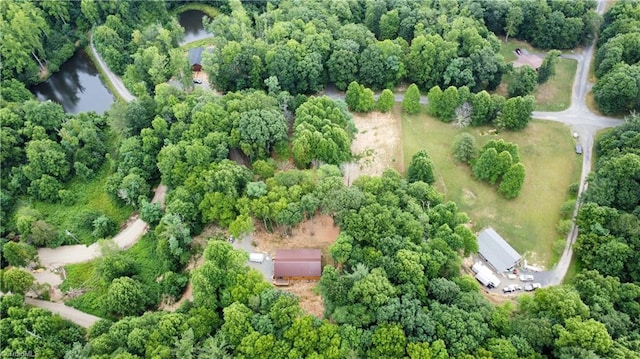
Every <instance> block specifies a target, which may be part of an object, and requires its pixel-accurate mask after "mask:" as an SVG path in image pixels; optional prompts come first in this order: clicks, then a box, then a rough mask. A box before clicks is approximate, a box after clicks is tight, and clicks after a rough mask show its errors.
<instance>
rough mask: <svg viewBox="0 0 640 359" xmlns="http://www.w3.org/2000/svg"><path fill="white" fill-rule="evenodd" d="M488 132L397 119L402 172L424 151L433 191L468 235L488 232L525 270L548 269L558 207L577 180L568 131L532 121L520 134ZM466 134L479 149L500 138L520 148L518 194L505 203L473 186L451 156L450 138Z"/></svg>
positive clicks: (485, 187) (419, 118)
mask: <svg viewBox="0 0 640 359" xmlns="http://www.w3.org/2000/svg"><path fill="white" fill-rule="evenodd" d="M489 130H490V128H474V127H469V128H467V129H457V128H455V127H453V126H452V125H451V124H446V123H443V122H441V121H439V120H436V119H434V118H432V117H430V116H428V115H426V114H424V113H420V114H417V115H407V114H404V113H403V114H402V146H403V150H404V162H405V168H407V166H408V165H409V163H410V161H411V157H412V156H413V154H414V153H415V152H417V151H419V150H421V149H426V150H427V152H428V153H429V155H430V156H431V159H432V160H433V162H434V166H435V171H436V177H437V180H436V184H435V185H436V187H437V188H438V190H440V191H441V192H442V193H444V195H445V198H446V200H451V201H454V202H456V203H457V204H458V206H459V207H460V209H461V210H462V211H464V212H466V213H467V214H468V215H469V217H470V218H471V220H472V221H473V230H474V231H480V230H481V229H482V228H484V227H486V226H492V227H493V228H495V229H496V231H498V233H500V235H502V237H503V238H505V239H506V240H507V241H508V242H509V243H510V244H511V245H512V246H513V247H514V248H515V249H516V250H517V251H518V252H519V253H521V254H523V255H525V257H526V258H527V259H528V260H529V263H530V264H535V265H538V266H543V267H547V266H551V265H553V264H554V263H550V261H551V259H552V247H553V243H554V241H555V240H556V239H557V238H560V237H563V236H560V235H559V234H558V233H557V232H556V229H555V228H556V225H557V223H558V222H559V220H560V207H561V205H562V204H563V203H564V202H565V201H566V200H567V199H568V191H567V189H568V187H569V185H570V184H571V183H573V182H577V181H578V180H579V176H580V171H581V161H582V158H581V157H579V156H577V155H576V154H575V153H574V141H573V139H572V138H571V133H570V130H569V128H567V127H566V126H564V125H562V124H560V123H556V122H549V121H532V122H531V123H529V125H528V126H527V128H526V129H524V130H523V131H520V132H501V133H498V134H488V131H489ZM461 132H469V133H471V134H472V135H473V136H474V137H475V138H476V140H477V142H478V147H479V148H480V147H482V146H483V145H484V144H485V143H486V142H487V141H489V140H491V139H500V138H503V139H504V140H506V141H510V142H514V143H517V144H518V145H519V148H520V157H521V161H522V163H523V164H524V165H525V167H526V170H527V176H526V179H525V184H524V186H523V189H522V191H521V193H520V196H518V197H517V198H515V199H512V200H507V199H505V198H504V197H502V195H500V194H499V193H498V192H497V187H496V186H491V185H489V184H487V183H485V182H480V181H476V180H475V179H474V178H473V176H472V173H471V169H470V167H469V166H468V165H466V164H459V163H457V162H456V161H455V160H454V158H453V157H452V155H451V146H452V143H453V139H454V137H455V136H456V135H457V134H459V133H461Z"/></svg>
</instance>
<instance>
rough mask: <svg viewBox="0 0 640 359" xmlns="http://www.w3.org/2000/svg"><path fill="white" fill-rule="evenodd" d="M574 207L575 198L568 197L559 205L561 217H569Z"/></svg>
mask: <svg viewBox="0 0 640 359" xmlns="http://www.w3.org/2000/svg"><path fill="white" fill-rule="evenodd" d="M575 208H576V200H575V199H570V200H568V201H566V202H565V203H563V204H562V207H560V213H561V215H562V218H563V219H569V218H571V216H572V215H573V210H574V209H575Z"/></svg>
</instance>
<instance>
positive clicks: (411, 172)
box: [407, 150, 435, 184]
mask: <svg viewBox="0 0 640 359" xmlns="http://www.w3.org/2000/svg"><path fill="white" fill-rule="evenodd" d="M407 180H408V181H409V182H418V181H422V182H425V183H428V184H432V183H433V182H435V177H434V175H433V162H431V158H429V154H428V153H427V151H425V150H420V151H418V152H416V153H415V154H414V155H413V157H412V158H411V163H410V164H409V168H408V169H407Z"/></svg>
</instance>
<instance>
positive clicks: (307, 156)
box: [291, 96, 355, 167]
mask: <svg viewBox="0 0 640 359" xmlns="http://www.w3.org/2000/svg"><path fill="white" fill-rule="evenodd" d="M293 128H294V130H293V132H294V133H293V141H292V142H291V146H292V152H293V158H294V161H295V163H296V165H297V166H299V167H306V166H308V165H309V164H311V163H312V161H322V162H326V163H329V164H336V165H337V164H340V163H342V162H344V161H346V160H348V159H349V158H350V157H351V147H350V146H351V141H352V140H353V137H354V132H355V127H354V125H353V122H352V120H351V117H350V115H349V113H348V112H347V111H346V109H345V108H341V106H339V105H338V104H337V103H335V102H334V101H333V100H331V99H330V98H328V97H326V96H323V97H314V98H311V99H310V100H309V101H307V102H305V103H304V104H302V105H301V106H300V107H298V109H297V110H296V119H295V122H294V125H293Z"/></svg>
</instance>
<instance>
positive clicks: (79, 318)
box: [24, 298, 102, 328]
mask: <svg viewBox="0 0 640 359" xmlns="http://www.w3.org/2000/svg"><path fill="white" fill-rule="evenodd" d="M24 302H25V303H26V304H29V305H34V306H36V307H40V308H43V309H46V310H48V311H50V312H52V313H56V314H58V315H60V316H61V317H63V318H64V319H66V320H68V321H71V322H73V323H75V324H78V325H79V326H81V327H83V328H89V327H90V326H92V325H93V324H95V322H97V321H98V320H100V319H102V318H99V317H96V316H95V315H91V314H87V313H85V312H81V311H79V310H77V309H75V308H71V307H67V306H66V305H64V304H62V303H56V302H47V301H46V300H39V299H33V298H25V300H24Z"/></svg>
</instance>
